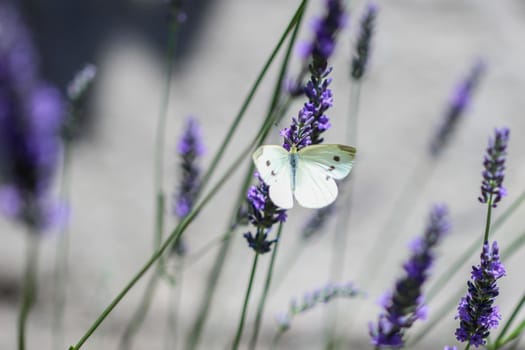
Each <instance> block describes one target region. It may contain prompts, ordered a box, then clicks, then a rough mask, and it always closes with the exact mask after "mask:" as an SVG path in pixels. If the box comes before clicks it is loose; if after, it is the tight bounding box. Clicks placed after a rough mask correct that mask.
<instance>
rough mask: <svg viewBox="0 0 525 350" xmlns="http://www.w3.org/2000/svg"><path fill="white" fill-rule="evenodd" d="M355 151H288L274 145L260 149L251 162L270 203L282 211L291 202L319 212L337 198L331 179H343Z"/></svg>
mask: <svg viewBox="0 0 525 350" xmlns="http://www.w3.org/2000/svg"><path fill="white" fill-rule="evenodd" d="M355 152H356V150H355V148H354V147H351V146H345V145H336V144H322V145H312V146H307V147H304V148H302V149H300V150H297V149H296V148H295V147H292V148H291V149H290V151H287V150H286V149H285V148H283V147H281V146H277V145H275V146H274V145H269V146H261V147H259V148H258V149H257V150H256V151H255V152H254V154H253V161H254V163H255V165H256V167H257V170H258V171H259V174H260V176H261V178H262V179H263V181H264V182H265V183H266V184H267V185H268V186H269V187H270V190H269V194H270V199H271V200H272V202H273V203H274V204H275V205H277V206H279V207H281V208H284V209H289V208H292V207H293V199H294V197H295V199H296V200H297V202H298V203H299V204H300V205H302V206H303V207H306V208H321V207H324V206H327V205H329V204H330V203H332V202H333V201H334V200H335V199H336V198H337V194H338V190H337V185H336V183H335V181H334V179H337V180H339V179H342V178H344V177H346V176H347V175H348V174H349V173H350V170H351V169H352V162H353V160H354V157H355Z"/></svg>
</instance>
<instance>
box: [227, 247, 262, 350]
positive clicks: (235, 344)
mask: <svg viewBox="0 0 525 350" xmlns="http://www.w3.org/2000/svg"><path fill="white" fill-rule="evenodd" d="M258 259H259V253H258V252H255V255H254V257H253V263H252V272H251V273H250V279H249V281H248V287H247V288H246V295H245V296H244V303H243V305H242V312H241V318H240V320H239V325H238V326H237V332H236V334H235V339H234V340H233V345H232V347H231V349H232V350H237V349H238V348H239V343H240V342H241V337H242V331H243V329H244V321H245V319H246V310H247V309H248V301H249V300H250V295H251V292H252V286H253V279H254V277H255V271H256V270H257V260H258Z"/></svg>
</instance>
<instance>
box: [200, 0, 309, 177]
mask: <svg viewBox="0 0 525 350" xmlns="http://www.w3.org/2000/svg"><path fill="white" fill-rule="evenodd" d="M306 3H307V0H302V1H301V4H300V5H299V7H298V8H297V10H296V11H295V14H294V16H293V17H292V19H291V21H290V22H289V23H288V26H287V27H286V29H285V31H284V33H283V34H282V35H281V38H280V39H279V41H278V43H277V45H276V46H275V48H274V49H273V51H272V53H271V54H270V57H269V58H268V59H267V60H266V62H265V64H264V66H263V68H262V70H261V72H260V73H259V75H258V76H257V79H256V80H255V83H254V84H253V86H252V88H251V89H250V91H249V92H248V96H247V97H246V98H245V99H244V102H243V104H242V106H241V108H240V110H239V112H238V113H237V115H236V117H235V119H234V120H233V123H232V124H231V126H230V129H229V130H228V132H227V133H226V136H225V137H224V139H223V141H222V143H221V145H220V146H219V150H218V152H217V154H216V155H215V157H214V158H213V160H212V161H211V165H210V167H209V168H208V171H207V172H206V174H205V175H204V176H203V179H202V187H204V186H206V184H207V183H208V181H209V180H210V178H211V175H212V174H213V173H214V171H215V168H216V167H217V165H218V163H219V161H220V159H221V158H222V156H223V154H224V152H225V151H226V147H227V146H228V144H229V143H230V142H231V140H232V136H233V134H234V133H235V130H237V127H238V125H239V123H240V122H241V120H242V118H243V116H244V114H245V112H246V110H247V109H248V106H249V105H250V103H251V101H252V99H253V97H254V95H255V92H256V91H257V89H258V88H259V85H260V84H261V82H262V79H263V77H264V76H265V75H266V73H267V71H268V69H269V68H270V65H271V63H272V62H273V60H274V59H275V57H276V56H277V53H278V52H279V50H280V49H281V46H282V45H283V44H284V42H285V40H286V38H287V37H288V34H289V33H290V31H291V30H292V29H293V28H294V27H295V26H297V23H298V20H299V19H300V18H301V17H302V15H303V12H304V9H305V6H306ZM280 81H282V80H280Z"/></svg>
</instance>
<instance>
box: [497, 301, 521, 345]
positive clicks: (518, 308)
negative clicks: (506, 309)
mask: <svg viewBox="0 0 525 350" xmlns="http://www.w3.org/2000/svg"><path fill="white" fill-rule="evenodd" d="M524 304H525V294H523V295H522V297H521V299H520V301H519V302H518V305H516V307H515V308H514V311H512V315H511V316H510V317H509V319H508V320H507V322H506V323H505V326H504V327H503V329H502V330H501V332H500V334H499V335H498V337H497V338H496V341H495V342H494V350H497V349H499V348H501V347H502V346H504V345H505V344H506V343H507V342H508V341H510V340H511V339H505V340H503V338H504V337H505V335H506V334H507V332H508V330H509V328H510V326H511V325H512V323H513V322H514V320H515V319H516V317H517V316H518V314H519V312H520V311H521V308H522V307H523V305H524ZM511 337H512V336H511ZM511 337H509V338H511Z"/></svg>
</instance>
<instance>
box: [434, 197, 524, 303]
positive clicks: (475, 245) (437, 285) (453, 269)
mask: <svg viewBox="0 0 525 350" xmlns="http://www.w3.org/2000/svg"><path fill="white" fill-rule="evenodd" d="M524 200H525V191H523V192H522V193H521V194H520V196H519V197H518V198H516V200H515V201H514V202H512V204H511V205H510V206H509V207H508V208H507V209H506V210H505V211H504V212H503V214H501V215H500V216H499V217H498V218H497V219H496V221H495V222H494V225H492V228H491V231H492V232H493V234H494V233H495V232H497V231H498V230H499V228H500V227H501V226H502V225H503V224H504V223H505V222H506V221H507V220H508V219H509V218H510V217H511V216H512V214H514V213H515V212H516V210H517V209H518V208H519V207H520V206H521V204H522V203H523V201H524ZM478 251H479V240H478V239H474V240H473V241H472V243H471V244H470V246H469V247H468V249H466V250H464V251H463V253H462V254H461V256H460V257H458V258H457V259H456V260H455V261H454V263H452V265H451V266H450V268H448V269H447V271H445V272H444V273H443V274H441V276H440V277H439V279H437V280H436V281H435V282H434V283H433V284H432V286H431V287H430V289H429V290H428V293H427V295H426V296H425V299H426V301H427V303H429V302H430V301H431V300H432V299H433V298H434V297H435V296H436V295H437V294H438V293H439V292H440V291H441V290H442V289H443V287H444V286H445V285H446V284H447V283H448V282H449V281H451V280H453V279H452V278H451V277H452V276H454V275H455V274H456V273H457V272H458V271H461V266H463V265H464V264H465V263H466V262H467V261H468V259H469V258H470V257H471V256H472V255H473V254H474V253H476V252H478Z"/></svg>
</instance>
